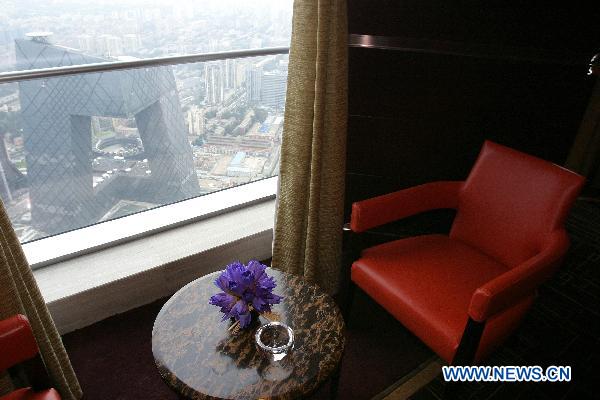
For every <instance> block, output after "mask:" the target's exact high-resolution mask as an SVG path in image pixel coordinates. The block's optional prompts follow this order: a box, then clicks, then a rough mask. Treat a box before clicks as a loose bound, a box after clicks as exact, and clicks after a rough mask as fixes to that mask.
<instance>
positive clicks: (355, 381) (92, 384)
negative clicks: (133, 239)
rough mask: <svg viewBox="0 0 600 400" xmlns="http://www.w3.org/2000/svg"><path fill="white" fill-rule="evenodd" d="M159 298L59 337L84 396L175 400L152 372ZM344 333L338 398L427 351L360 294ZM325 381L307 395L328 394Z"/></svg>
mask: <svg viewBox="0 0 600 400" xmlns="http://www.w3.org/2000/svg"><path fill="white" fill-rule="evenodd" d="M165 301H166V299H161V300H159V301H157V302H154V303H152V304H149V305H146V306H143V307H140V308H137V309H135V310H132V311H129V312H127V313H124V314H120V315H117V316H114V317H111V318H108V319H106V320H104V321H101V322H99V323H96V324H94V325H92V326H89V327H87V328H84V329H80V330H78V331H75V332H72V333H69V334H67V335H65V336H64V338H63V341H64V344H65V347H66V348H67V352H68V353H69V356H70V357H71V362H72V364H73V367H74V369H75V373H76V374H77V377H78V378H79V381H80V383H81V386H82V388H83V391H84V393H85V399H86V400H100V399H102V400H106V399H113V400H125V399H144V400H154V399H156V400H158V399H161V400H169V399H173V400H175V399H177V396H175V394H174V393H173V392H172V391H171V390H170V389H169V387H167V386H166V385H165V384H164V383H163V381H162V379H161V377H160V375H159V374H158V371H157V370H156V367H155V365H154V360H153V358H152V351H151V332H152V325H153V323H154V318H155V317H156V315H157V314H158V312H159V310H160V308H161V307H162V304H163V303H164V302H165ZM346 333H347V336H346V338H347V344H346V350H345V353H344V357H343V360H342V370H341V377H340V386H339V398H340V399H370V398H371V397H373V396H375V395H377V394H378V393H380V392H382V391H383V390H385V389H386V388H387V387H389V386H390V385H392V384H393V383H394V382H396V381H397V380H398V379H399V378H400V377H402V376H405V375H407V374H408V373H410V372H411V371H412V370H414V369H415V368H416V367H417V366H419V365H420V364H422V363H423V362H424V361H426V360H428V359H430V358H431V357H432V356H433V353H432V352H431V351H430V350H429V349H427V348H426V347H425V346H424V345H423V344H422V343H421V342H420V341H419V340H418V339H417V338H416V337H414V336H413V335H412V334H410V333H409V332H408V331H406V330H405V329H404V328H403V327H402V326H401V325H400V324H398V323H397V322H396V321H395V320H394V319H393V318H392V317H391V316H389V315H388V314H387V313H386V312H385V310H383V309H381V308H380V307H379V306H378V305H377V304H375V303H374V302H372V301H371V300H370V299H369V298H368V297H366V296H365V295H362V294H360V293H359V294H358V295H357V298H356V299H355V304H354V307H353V309H352V318H351V324H350V327H349V328H348V329H347V332H346ZM399 360H402V361H401V362H399ZM328 385H329V384H326V385H324V386H323V387H322V388H321V389H320V390H319V391H318V392H317V393H315V394H314V395H313V396H311V397H310V399H314V400H317V399H319V400H320V399H329V393H330V392H329V386H328Z"/></svg>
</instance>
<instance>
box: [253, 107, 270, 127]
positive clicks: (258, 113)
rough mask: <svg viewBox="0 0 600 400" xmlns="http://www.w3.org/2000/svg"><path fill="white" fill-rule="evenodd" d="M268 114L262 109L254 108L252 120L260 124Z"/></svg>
mask: <svg viewBox="0 0 600 400" xmlns="http://www.w3.org/2000/svg"><path fill="white" fill-rule="evenodd" d="M268 115H269V113H268V112H267V110H265V109H264V108H255V109H254V120H255V121H257V122H260V123H261V124H262V123H263V122H265V120H266V119H267V116H268Z"/></svg>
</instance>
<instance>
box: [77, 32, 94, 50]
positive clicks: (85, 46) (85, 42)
mask: <svg viewBox="0 0 600 400" xmlns="http://www.w3.org/2000/svg"><path fill="white" fill-rule="evenodd" d="M77 42H78V43H79V50H81V51H84V52H86V53H95V52H96V39H95V38H94V37H93V36H91V35H79V36H77Z"/></svg>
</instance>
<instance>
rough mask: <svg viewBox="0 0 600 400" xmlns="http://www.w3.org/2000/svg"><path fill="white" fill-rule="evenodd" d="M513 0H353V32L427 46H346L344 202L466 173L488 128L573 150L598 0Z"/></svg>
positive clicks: (538, 148) (548, 150)
mask: <svg viewBox="0 0 600 400" xmlns="http://www.w3.org/2000/svg"><path fill="white" fill-rule="evenodd" d="M492 3H497V5H496V6H494V5H490V4H492ZM506 3H507V2H480V1H459V2H449V1H442V0H438V1H417V0H412V1H400V0H349V2H348V13H349V16H348V20H349V31H350V33H351V34H368V35H379V36H388V37H392V38H395V39H401V40H400V41H402V40H404V39H409V41H412V42H414V43H417V44H418V46H421V48H420V49H416V50H418V51H414V50H411V51H406V50H381V49H366V48H356V47H351V48H350V50H349V69H350V72H349V96H350V98H349V114H350V116H349V121H348V122H349V124H348V157H347V169H348V174H347V189H346V200H347V201H346V203H347V205H349V204H350V203H351V202H352V201H356V200H360V199H364V198H367V197H371V196H373V195H377V194H381V193H386V192H389V191H392V190H396V189H400V188H403V187H407V186H411V185H414V184H419V183H423V182H427V181H432V180H438V179H464V178H465V177H466V175H467V173H468V171H469V170H470V167H471V165H472V164H473V162H474V160H475V158H476V156H477V153H478V151H479V149H480V147H481V144H482V143H483V141H484V140H485V139H491V140H494V141H497V142H499V143H502V144H505V145H508V146H511V147H513V148H516V149H519V150H522V151H525V152H528V153H530V154H534V155H537V156H539V157H542V158H545V159H547V160H551V161H553V162H556V163H560V164H562V163H563V162H564V161H565V159H566V156H567V153H568V150H569V148H570V146H571V144H572V142H573V139H574V137H575V134H576V132H577V129H578V126H579V123H580V121H581V118H582V116H583V112H584V111H585V107H586V105H587V103H588V100H589V95H590V93H591V88H592V84H593V78H589V77H587V76H586V71H587V65H586V62H587V60H589V58H591V56H592V55H593V54H594V53H596V52H598V51H600V23H599V21H600V6H598V5H595V6H592V5H590V8H589V9H582V8H577V7H576V6H574V5H572V4H571V3H569V6H568V7H567V6H564V7H558V6H549V5H548V2H539V4H533V5H528V6H522V5H518V6H515V7H510V6H508V5H506ZM529 3H535V2H529ZM591 3H593V2H590V4H591ZM482 4H486V6H485V8H483V7H482V6H481V5H482ZM516 4H518V3H516ZM415 39H416V40H415ZM413 47H417V46H413ZM447 49H452V50H453V51H450V52H448V51H446V50H447ZM457 49H458V51H455V50H457ZM463 50H464V51H463ZM440 53H452V54H440ZM530 54H534V55H536V57H529V56H528V55H530ZM532 58H533V59H532Z"/></svg>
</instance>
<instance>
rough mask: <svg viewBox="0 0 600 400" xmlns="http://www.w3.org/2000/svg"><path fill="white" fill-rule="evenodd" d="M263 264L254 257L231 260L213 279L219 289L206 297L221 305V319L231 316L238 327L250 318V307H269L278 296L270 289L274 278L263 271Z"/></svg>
mask: <svg viewBox="0 0 600 400" xmlns="http://www.w3.org/2000/svg"><path fill="white" fill-rule="evenodd" d="M266 269H267V266H266V265H264V264H261V263H260V262H258V261H256V260H252V261H250V262H248V265H244V264H242V263H241V262H239V261H235V262H233V263H231V264H229V265H228V266H227V268H225V270H224V271H223V272H222V273H221V275H219V277H218V278H217V279H216V280H215V285H216V286H217V287H218V288H219V289H221V290H222V291H223V292H222V293H217V294H215V295H214V296H212V297H211V298H210V301H209V304H212V305H215V306H218V307H221V312H222V313H223V320H226V319H227V318H234V319H236V320H238V321H239V322H240V326H241V327H242V328H245V327H247V326H248V325H249V324H250V321H251V320H252V316H251V312H252V311H253V310H255V311H257V312H259V313H263V312H269V311H271V306H272V305H273V304H278V303H279V302H280V301H281V299H282V297H281V296H278V295H276V294H274V293H273V289H274V288H275V286H276V283H275V279H273V277H270V276H268V275H267V272H266Z"/></svg>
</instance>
